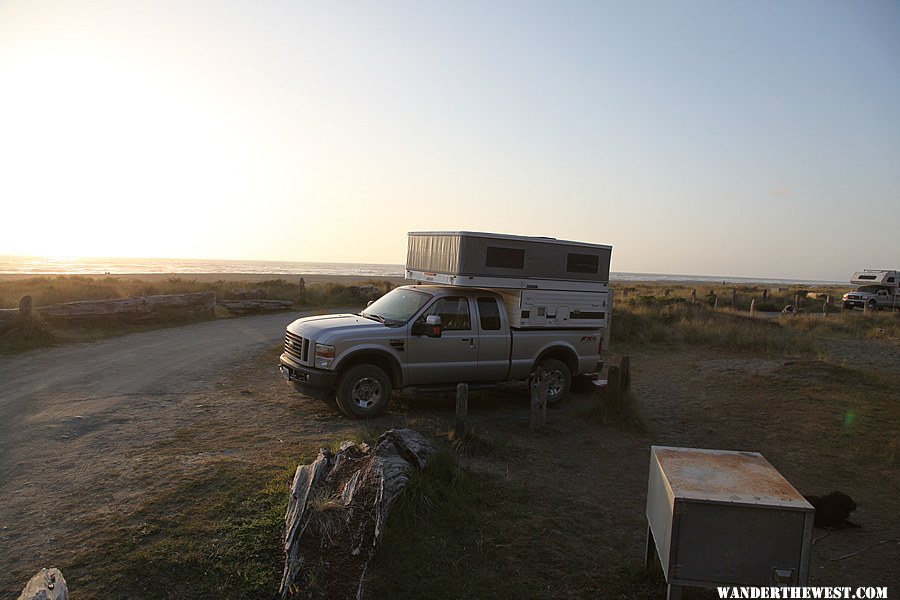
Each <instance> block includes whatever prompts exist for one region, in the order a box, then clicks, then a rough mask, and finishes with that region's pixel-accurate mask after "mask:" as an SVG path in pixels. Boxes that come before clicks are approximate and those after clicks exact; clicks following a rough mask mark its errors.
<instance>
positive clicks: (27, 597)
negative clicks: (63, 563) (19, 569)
mask: <svg viewBox="0 0 900 600" xmlns="http://www.w3.org/2000/svg"><path fill="white" fill-rule="evenodd" d="M68 598H69V589H68V587H67V586H66V580H65V578H64V577H63V574H62V572H60V570H59V569H56V568H53V567H51V568H49V569H41V570H40V571H38V573H37V574H36V575H35V576H34V577H32V578H31V579H29V580H28V583H27V584H25V589H23V590H22V593H21V594H19V598H18V600H68Z"/></svg>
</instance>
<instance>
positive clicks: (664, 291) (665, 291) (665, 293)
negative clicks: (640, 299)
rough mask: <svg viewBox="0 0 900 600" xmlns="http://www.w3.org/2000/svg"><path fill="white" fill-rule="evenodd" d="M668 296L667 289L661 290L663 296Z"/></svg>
mask: <svg viewBox="0 0 900 600" xmlns="http://www.w3.org/2000/svg"><path fill="white" fill-rule="evenodd" d="M668 295H669V288H666V289H664V290H663V296H668Z"/></svg>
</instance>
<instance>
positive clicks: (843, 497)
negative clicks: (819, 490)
mask: <svg viewBox="0 0 900 600" xmlns="http://www.w3.org/2000/svg"><path fill="white" fill-rule="evenodd" d="M806 500H807V502H809V503H810V504H812V505H813V508H815V509H816V521H815V525H816V527H831V528H835V529H843V528H844V527H859V525H856V524H855V523H851V522H849V521H847V518H848V517H849V516H850V513H852V512H853V511H854V510H856V502H854V501H853V498H851V497H850V496H848V495H847V494H845V493H843V492H831V493H830V494H828V495H827V496H806Z"/></svg>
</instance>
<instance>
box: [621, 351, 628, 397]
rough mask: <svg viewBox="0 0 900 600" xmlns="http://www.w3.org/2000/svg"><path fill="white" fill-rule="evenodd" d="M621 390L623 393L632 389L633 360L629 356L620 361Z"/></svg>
mask: <svg viewBox="0 0 900 600" xmlns="http://www.w3.org/2000/svg"><path fill="white" fill-rule="evenodd" d="M619 389H620V390H621V391H623V392H627V391H628V390H630V389H631V359H629V358H628V357H627V356H623V357H622V360H620V361H619Z"/></svg>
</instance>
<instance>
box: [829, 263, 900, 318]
mask: <svg viewBox="0 0 900 600" xmlns="http://www.w3.org/2000/svg"><path fill="white" fill-rule="evenodd" d="M850 283H851V284H856V285H858V286H859V287H858V288H857V289H856V290H855V291H852V292H847V293H846V294H844V296H843V298H842V302H843V306H844V308H845V309H853V308H865V309H869V310H874V309H879V308H880V309H890V310H900V271H889V270H884V269H866V270H864V271H858V272H856V273H854V274H853V277H851V278H850Z"/></svg>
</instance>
